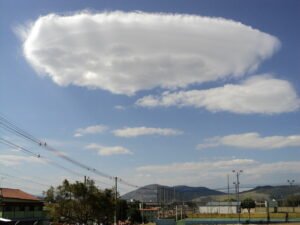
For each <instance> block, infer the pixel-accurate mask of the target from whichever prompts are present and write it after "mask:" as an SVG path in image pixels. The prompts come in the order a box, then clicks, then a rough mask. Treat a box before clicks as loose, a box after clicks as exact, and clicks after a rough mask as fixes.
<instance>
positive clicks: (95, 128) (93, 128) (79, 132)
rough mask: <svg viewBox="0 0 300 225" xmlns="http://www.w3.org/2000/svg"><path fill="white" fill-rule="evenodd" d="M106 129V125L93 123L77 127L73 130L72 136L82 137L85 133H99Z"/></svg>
mask: <svg viewBox="0 0 300 225" xmlns="http://www.w3.org/2000/svg"><path fill="white" fill-rule="evenodd" d="M107 129H108V127H107V126H104V125H93V126H89V127H86V128H78V129H77V130H76V131H75V134H74V137H82V136H83V135H87V134H99V133H102V132H104V131H106V130H107Z"/></svg>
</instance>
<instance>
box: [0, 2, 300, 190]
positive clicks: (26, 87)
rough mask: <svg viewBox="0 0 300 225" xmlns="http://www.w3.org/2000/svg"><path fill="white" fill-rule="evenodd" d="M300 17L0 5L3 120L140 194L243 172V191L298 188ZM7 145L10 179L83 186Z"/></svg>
mask: <svg viewBox="0 0 300 225" xmlns="http://www.w3.org/2000/svg"><path fill="white" fill-rule="evenodd" d="M299 9H300V3H299V1H292V0H288V1H243V2H242V1H230V0H228V1H211V0H210V1H208V0H207V1H163V2H161V1H72V4H71V3H69V2H67V1H31V0H30V1H26V2H23V1H21V2H20V1H1V2H0V29H1V30H0V33H1V35H0V43H2V44H1V51H0V54H1V59H2V61H1V67H0V72H1V76H0V103H1V110H0V112H1V115H5V116H6V118H8V119H10V120H11V121H13V122H14V123H16V124H17V125H18V126H20V127H21V128H23V129H25V130H26V131H28V132H30V133H31V134H33V135H34V136H36V137H38V138H40V139H42V140H45V141H46V142H47V143H49V144H50V145H52V146H53V147H55V148H57V149H60V150H62V151H63V152H65V153H66V154H67V155H69V156H70V157H72V158H75V159H77V160H79V161H81V162H83V163H85V164H87V165H89V166H91V167H94V168H97V169H98V170H100V171H103V172H106V173H108V174H111V175H113V176H120V177H122V178H123V179H125V180H127V181H129V182H131V183H134V184H136V185H144V184H150V183H161V184H166V185H179V184H186V185H192V186H208V187H212V188H214V187H223V186H226V185H227V184H226V182H227V178H226V175H227V174H231V179H233V174H232V173H231V170H232V169H243V170H244V174H243V175H242V177H241V182H242V183H244V184H255V185H256V184H285V183H286V180H287V179H295V180H296V181H299V178H300V173H299V169H298V168H299V166H298V165H299V162H300V154H299V147H300V134H299V132H300V124H299V115H300V114H299V109H300V105H299V102H300V100H299V99H300V98H299V93H300V79H299V72H300V67H299V58H300V49H299V43H298V41H299V39H300V31H299V19H300V18H299V17H300V15H299ZM137 11H139V12H137ZM50 14H52V16H51V15H50ZM124 21H125V22H124ZM0 128H1V127H0ZM0 134H1V137H2V138H5V139H7V140H10V141H13V142H14V143H17V144H19V145H22V146H25V147H27V148H28V149H31V150H32V151H34V152H36V153H38V154H41V155H43V156H45V157H48V158H50V159H52V160H54V161H56V162H58V163H60V164H62V165H64V166H66V167H68V168H70V169H72V170H74V171H78V172H81V173H83V174H86V175H88V176H90V177H92V178H96V179H98V180H100V181H104V182H106V183H108V184H109V185H110V184H112V181H110V180H106V179H105V178H101V177H97V176H95V175H93V174H90V173H86V171H83V170H81V169H80V168H77V167H75V166H74V165H70V164H68V163H67V162H65V161H62V160H61V159H59V158H57V157H55V156H54V155H51V153H49V152H46V151H45V150H44V149H42V148H39V147H38V146H35V145H34V144H33V143H30V142H28V141H25V140H23V139H21V138H18V137H16V136H14V135H11V134H9V133H7V131H6V130H5V129H3V128H1V129H0ZM76 134H77V135H76ZM0 149H1V153H0V163H1V172H3V173H7V174H8V173H9V174H11V175H17V176H18V177H21V178H30V179H33V180H38V181H40V182H43V183H45V184H54V185H56V184H58V183H60V182H61V180H62V179H63V178H64V177H67V178H69V179H72V180H76V179H83V178H82V177H78V176H74V175H72V174H68V173H67V172H66V171H63V170H59V169H57V168H52V167H51V166H50V165H48V164H47V163H41V162H39V160H36V159H33V158H28V156H27V155H24V154H23V153H22V152H20V151H12V149H11V148H9V147H7V146H5V145H0ZM12 168H13V169H12ZM18 171H19V172H18ZM0 177H2V179H1V186H2V185H3V186H11V187H19V188H22V189H27V190H28V191H30V192H35V193H40V192H41V190H43V189H45V186H38V185H34V186H33V185H32V184H30V183H29V182H27V183H26V182H25V181H24V180H21V179H13V178H12V177H8V176H6V175H3V174H2V176H1V175H0ZM45 177H46V179H44V180H43V181H41V180H42V178H45ZM99 185H100V186H101V185H102V184H100V183H99ZM109 185H107V186H109ZM104 186H105V185H104ZM121 188H123V189H122V190H121V191H122V192H126V191H128V190H130V187H126V186H121Z"/></svg>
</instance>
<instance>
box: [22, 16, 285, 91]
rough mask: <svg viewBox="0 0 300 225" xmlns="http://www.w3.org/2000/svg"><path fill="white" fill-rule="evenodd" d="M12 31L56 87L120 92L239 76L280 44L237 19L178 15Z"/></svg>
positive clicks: (54, 21) (47, 20) (57, 19)
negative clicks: (16, 32) (20, 37)
mask: <svg viewBox="0 0 300 225" xmlns="http://www.w3.org/2000/svg"><path fill="white" fill-rule="evenodd" d="M17 31H18V32H19V33H20V34H21V35H22V37H23V40H24V42H23V50H24V55H25V57H26V59H27V61H28V62H29V63H30V64H31V65H32V66H33V67H34V68H35V69H36V71H38V72H39V73H43V74H46V75H47V76H49V77H50V78H51V79H52V80H53V81H54V82H55V83H56V84H58V85H60V86H67V85H70V84H73V85H77V86H82V87H87V88H99V89H103V90H108V91H110V92H112V93H116V94H126V95H133V94H135V93H136V92H137V91H139V90H146V89H152V88H155V87H162V88H166V89H170V88H171V89H174V88H177V87H186V86H188V85H190V84H194V83H203V82H207V81H214V80H218V79H223V78H226V77H238V76H243V75H244V74H246V73H247V72H249V71H253V70H255V69H256V68H257V67H258V65H259V64H260V63H261V62H262V61H264V60H265V59H267V58H269V57H270V56H272V55H273V53H274V52H275V51H276V50H277V49H278V48H279V46H280V42H279V40H278V39H277V38H276V37H274V36H271V35H269V34H267V33H264V32H261V31H259V30H257V29H253V28H252V27H250V26H247V25H244V24H242V23H240V22H235V21H233V20H227V19H223V18H210V17H202V16H197V15H186V14H163V13H144V12H130V13H126V12H104V13H98V14H91V13H86V12H82V13H75V14H73V15H68V16H60V15H57V14H49V15H46V16H42V17H39V18H38V19H37V20H36V21H33V22H32V24H31V25H30V26H25V27H23V29H20V26H19V27H18V29H17ZM62 31H63V32H62Z"/></svg>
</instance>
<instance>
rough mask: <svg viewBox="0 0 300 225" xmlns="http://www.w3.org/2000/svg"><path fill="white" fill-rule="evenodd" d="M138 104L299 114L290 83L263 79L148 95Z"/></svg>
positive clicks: (257, 77) (258, 77) (268, 78)
mask: <svg viewBox="0 0 300 225" xmlns="http://www.w3.org/2000/svg"><path fill="white" fill-rule="evenodd" d="M136 104H137V105H139V106H142V107H158V106H161V107H169V106H177V107H184V106H190V107H196V108H205V109H206V110H208V111H212V112H218V111H227V112H233V113H240V114H250V113H262V114H277V113H283V112H291V111H295V110H298V109H299V107H300V99H299V97H298V96H297V93H296V91H295V89H294V88H293V86H292V85H291V84H290V83H289V82H288V81H285V80H280V79H275V78H273V77H272V76H270V75H263V76H254V77H251V78H249V79H247V80H245V81H243V82H241V83H240V84H226V85H224V86H223V87H217V88H211V89H207V90H190V91H179V92H164V93H163V94H162V96H152V95H149V96H145V97H143V98H141V99H138V100H137V102H136Z"/></svg>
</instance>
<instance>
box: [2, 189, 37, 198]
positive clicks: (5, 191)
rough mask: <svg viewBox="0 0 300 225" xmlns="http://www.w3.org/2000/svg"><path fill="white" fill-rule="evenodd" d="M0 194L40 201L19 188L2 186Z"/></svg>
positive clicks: (6, 196) (4, 196)
mask: <svg viewBox="0 0 300 225" xmlns="http://www.w3.org/2000/svg"><path fill="white" fill-rule="evenodd" d="M0 196H1V197H2V198H13V199H21V200H31V201H40V200H39V199H38V198H37V197H35V196H33V195H30V194H28V193H25V192H24V191H21V190H19V189H12V188H0Z"/></svg>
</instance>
